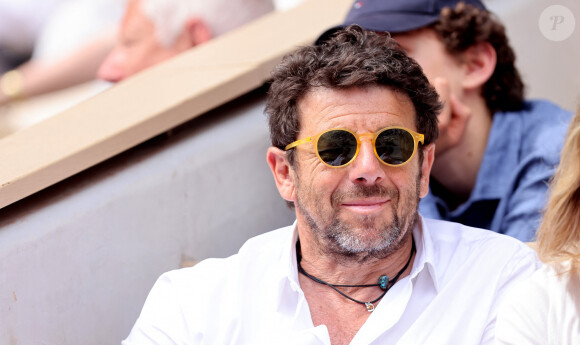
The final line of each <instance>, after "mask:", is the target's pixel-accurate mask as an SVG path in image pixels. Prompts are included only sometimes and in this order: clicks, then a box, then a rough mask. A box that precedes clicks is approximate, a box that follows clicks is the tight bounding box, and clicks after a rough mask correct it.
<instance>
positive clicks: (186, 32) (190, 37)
mask: <svg viewBox="0 0 580 345" xmlns="http://www.w3.org/2000/svg"><path fill="white" fill-rule="evenodd" d="M211 39H212V33H211V29H210V28H209V26H208V25H207V23H206V22H205V20H203V19H202V18H199V17H192V18H189V19H188V20H187V21H186V22H185V25H184V26H183V29H182V31H181V33H180V35H179V36H178V38H177V44H176V45H177V46H178V48H179V49H180V50H181V51H183V50H187V49H189V48H193V47H195V46H197V45H199V44H202V43H204V42H207V41H209V40H211Z"/></svg>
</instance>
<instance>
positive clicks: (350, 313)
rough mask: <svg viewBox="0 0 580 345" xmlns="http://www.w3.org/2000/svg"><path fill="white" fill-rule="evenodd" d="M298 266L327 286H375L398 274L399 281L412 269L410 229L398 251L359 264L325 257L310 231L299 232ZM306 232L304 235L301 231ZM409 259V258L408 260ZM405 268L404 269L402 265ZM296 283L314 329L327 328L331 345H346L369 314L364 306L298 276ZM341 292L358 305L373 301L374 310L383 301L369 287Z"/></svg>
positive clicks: (377, 288) (377, 289) (347, 288)
mask: <svg viewBox="0 0 580 345" xmlns="http://www.w3.org/2000/svg"><path fill="white" fill-rule="evenodd" d="M298 230H299V231H298V232H299V238H300V246H299V250H300V252H299V253H297V254H299V255H298V257H299V258H300V260H301V261H300V265H301V266H302V267H303V268H304V270H305V271H306V272H307V273H308V274H309V275H311V276H314V277H316V278H317V279H320V280H323V281H325V282H327V283H329V284H342V285H363V284H365V285H367V284H378V281H379V277H380V276H382V275H387V276H388V277H389V279H393V278H394V277H395V276H397V274H398V273H399V272H401V274H400V276H399V280H400V279H402V278H404V277H405V276H408V275H409V274H410V272H411V268H412V266H413V260H414V253H412V251H411V248H412V228H411V229H409V232H408V234H407V235H406V236H405V238H404V240H403V241H402V245H401V246H400V248H398V249H397V250H395V251H394V252H393V253H392V254H391V255H389V256H388V257H385V258H382V259H371V260H365V261H363V262H362V263H361V262H358V261H355V260H352V261H349V260H344V259H339V260H336V258H335V257H334V256H332V255H327V254H324V251H323V250H321V249H320V248H318V243H317V242H315V241H314V240H313V238H312V233H311V230H309V229H308V230H307V229H305V228H302V229H301V228H300V225H298ZM301 230H305V231H301ZM410 255H411V257H410ZM407 263H408V266H407V267H406V268H405V265H406V264H407ZM298 279H299V282H300V286H301V288H302V291H304V295H305V297H306V300H307V301H308V306H309V308H310V314H311V317H312V322H313V324H314V325H315V326H318V325H326V327H327V328H328V332H329V336H330V340H331V343H332V344H349V343H350V342H351V341H352V339H353V338H354V336H355V335H356V333H357V332H358V331H359V329H360V328H361V327H362V325H363V324H364V323H365V322H366V320H367V319H368V317H369V316H370V314H371V313H369V311H368V310H367V307H366V306H365V304H364V303H363V304H361V303H357V302H353V301H352V300H350V299H348V298H346V297H344V296H343V295H341V294H340V293H338V292H336V291H335V290H334V289H332V288H331V287H329V286H328V285H325V284H321V283H319V282H316V281H314V280H313V279H311V278H308V277H307V276H305V275H304V274H299V277H298ZM339 289H340V291H342V292H343V293H345V294H347V295H348V296H350V297H351V298H354V299H356V300H358V301H361V302H369V301H373V300H376V299H377V298H379V300H378V301H376V302H374V303H373V307H376V306H378V304H379V303H380V301H381V300H382V299H381V298H380V297H381V295H382V294H383V292H384V291H383V290H381V288H380V287H379V286H372V287H340V288H339Z"/></svg>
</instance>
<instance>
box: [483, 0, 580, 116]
mask: <svg viewBox="0 0 580 345" xmlns="http://www.w3.org/2000/svg"><path fill="white" fill-rule="evenodd" d="M484 2H485V4H486V5H487V6H488V8H489V9H490V10H491V11H493V12H494V13H496V14H497V15H498V16H499V17H500V19H501V20H502V22H503V23H504V25H505V26H506V30H507V33H508V36H509V38H510V40H511V45H512V47H513V48H514V50H515V52H516V56H517V60H516V64H517V66H518V69H519V71H520V73H521V75H522V78H523V80H524V83H526V86H527V96H528V97H530V98H545V99H549V100H551V101H553V102H555V103H557V104H558V105H560V106H562V107H564V108H566V109H568V110H571V111H575V110H576V109H577V107H578V106H579V105H580V67H579V62H580V1H578V0H557V1H556V0H484ZM553 5H561V6H564V7H566V8H567V9H569V11H570V13H571V14H572V15H570V13H568V12H561V11H560V12H558V11H556V12H555V14H560V15H562V16H563V19H564V22H565V23H566V25H571V23H572V21H574V22H575V28H574V30H573V31H572V33H571V34H570V35H569V36H567V35H564V34H565V31H566V30H565V29H566V27H565V25H564V24H561V25H558V26H556V27H555V28H554V27H552V26H551V24H553V22H552V21H550V20H549V18H548V20H547V21H546V18H545V17H542V13H543V12H544V10H546V9H547V8H548V7H550V6H553ZM546 26H547V27H546ZM541 27H544V29H547V30H548V31H549V32H550V33H554V34H556V35H555V36H556V37H558V33H560V34H562V38H563V37H565V39H562V40H561V41H555V40H553V39H554V37H552V36H548V37H546V36H544V34H543V33H542V30H541ZM551 29H554V30H551Z"/></svg>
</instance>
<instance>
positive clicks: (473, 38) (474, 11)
mask: <svg viewBox="0 0 580 345" xmlns="http://www.w3.org/2000/svg"><path fill="white" fill-rule="evenodd" d="M430 27H431V28H432V29H433V30H435V32H436V33H437V35H438V37H439V38H440V39H441V40H442V42H443V44H444V45H445V48H446V49H447V51H448V52H449V53H451V54H457V53H462V52H465V51H466V50H467V49H468V48H469V47H471V46H473V45H474V44H477V43H481V42H489V43H490V44H491V45H492V46H493V48H494V49H495V51H496V54H497V65H496V67H495V71H494V72H493V75H492V76H491V77H490V78H489V80H488V81H487V82H486V83H485V84H484V86H483V89H482V97H483V98H485V100H486V102H487V107H488V108H489V110H490V111H491V112H492V114H493V113H495V112H496V111H510V110H519V109H521V108H522V107H523V102H524V83H523V81H522V79H521V77H520V74H519V72H518V70H517V69H516V66H515V60H516V55H515V54H514V51H513V49H512V48H511V47H510V45H509V40H508V38H507V35H506V33H505V27H504V26H503V25H502V24H501V23H500V21H499V20H498V19H497V18H495V16H494V15H493V13H491V12H489V11H485V10H482V9H479V8H477V7H475V6H472V5H467V4H465V3H463V2H460V3H458V4H457V5H456V6H455V8H451V7H446V8H444V9H443V10H442V11H441V16H440V17H439V20H438V21H437V22H435V23H434V24H432V25H431V26H430Z"/></svg>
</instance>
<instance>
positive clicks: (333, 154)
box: [284, 127, 425, 168]
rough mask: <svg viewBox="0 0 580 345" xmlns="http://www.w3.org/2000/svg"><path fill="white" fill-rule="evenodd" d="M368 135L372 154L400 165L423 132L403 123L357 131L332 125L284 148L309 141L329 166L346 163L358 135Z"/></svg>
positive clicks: (353, 155)
mask: <svg viewBox="0 0 580 345" xmlns="http://www.w3.org/2000/svg"><path fill="white" fill-rule="evenodd" d="M363 137H370V138H371V139H372V144H373V147H374V151H375V155H376V156H377V158H378V159H379V161H381V162H382V163H383V164H386V165H389V166H396V167H400V166H403V165H405V164H406V163H407V162H409V161H410V160H411V158H413V156H414V155H415V152H416V151H417V145H418V143H419V142H420V143H421V144H423V142H424V140H425V136H424V135H423V134H419V133H416V132H414V131H412V130H410V129H407V128H404V127H386V128H383V129H380V130H379V131H377V132H375V133H361V134H356V133H354V132H353V131H351V130H349V129H344V128H332V129H327V130H325V131H323V132H322V133H319V134H317V135H314V136H311V137H308V138H304V139H299V140H296V141H295V142H293V143H290V144H288V145H287V146H286V147H285V148H284V151H288V150H290V149H292V148H294V147H296V146H298V145H302V144H305V143H307V142H311V143H312V145H313V146H314V150H315V151H316V155H317V156H318V158H319V159H320V160H321V161H322V163H324V164H325V165H327V166H329V167H331V168H339V167H343V166H346V165H348V164H350V163H352V162H353V161H354V159H355V158H356V156H357V155H358V152H359V149H360V145H361V138H363Z"/></svg>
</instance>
